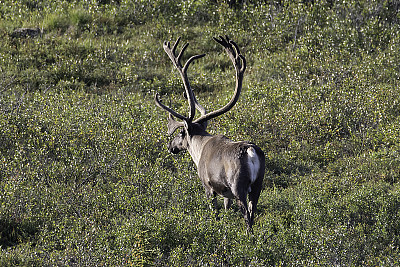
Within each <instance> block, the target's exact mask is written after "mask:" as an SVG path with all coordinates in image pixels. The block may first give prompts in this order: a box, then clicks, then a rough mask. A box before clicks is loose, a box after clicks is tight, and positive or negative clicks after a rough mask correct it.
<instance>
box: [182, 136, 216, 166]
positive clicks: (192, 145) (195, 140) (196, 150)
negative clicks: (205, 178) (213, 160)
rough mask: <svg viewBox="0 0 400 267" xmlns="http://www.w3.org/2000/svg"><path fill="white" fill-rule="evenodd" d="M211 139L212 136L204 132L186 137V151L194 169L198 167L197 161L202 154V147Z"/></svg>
mask: <svg viewBox="0 0 400 267" xmlns="http://www.w3.org/2000/svg"><path fill="white" fill-rule="evenodd" d="M211 137H212V135H210V134H209V133H207V132H204V133H202V134H196V135H191V136H189V137H188V140H187V141H188V147H187V151H188V152H189V154H190V156H191V157H192V159H193V161H194V163H195V164H196V167H199V161H200V157H201V153H202V152H203V148H204V145H205V143H207V141H208V140H209V139H210V138H211Z"/></svg>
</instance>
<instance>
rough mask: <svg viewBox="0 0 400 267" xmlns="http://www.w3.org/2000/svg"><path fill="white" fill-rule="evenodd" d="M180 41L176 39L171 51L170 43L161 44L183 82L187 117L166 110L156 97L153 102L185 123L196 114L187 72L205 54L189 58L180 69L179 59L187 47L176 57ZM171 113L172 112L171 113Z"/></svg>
mask: <svg viewBox="0 0 400 267" xmlns="http://www.w3.org/2000/svg"><path fill="white" fill-rule="evenodd" d="M180 40H181V37H178V39H177V40H176V42H175V43H174V45H173V46H172V49H171V44H170V42H167V41H165V42H164V44H163V48H164V51H165V52H166V53H167V55H168V57H169V58H170V59H171V61H172V63H173V65H174V66H175V67H176V68H177V69H178V71H179V73H180V75H181V78H182V81H183V85H184V87H185V92H186V95H187V100H188V103H189V117H185V116H183V115H180V114H179V113H177V112H175V111H174V110H172V109H171V108H168V107H167V106H165V105H164V104H162V103H161V101H160V100H159V97H158V96H157V95H156V97H155V101H156V104H157V105H158V106H159V107H161V108H163V109H165V110H166V111H168V112H170V113H171V114H172V115H174V116H175V117H177V118H179V119H181V120H185V121H187V122H192V121H193V118H194V116H195V113H196V107H195V98H194V94H193V90H192V88H191V87H190V83H189V79H188V77H187V70H188V68H189V65H190V64H191V63H192V62H193V61H194V60H196V59H199V58H201V57H204V56H205V54H201V55H195V56H192V57H191V58H189V60H188V61H187V62H186V63H185V65H184V66H183V67H182V64H181V59H182V56H183V54H184V52H185V51H186V48H187V47H188V46H189V44H188V43H186V44H185V45H184V46H183V47H182V49H181V51H180V52H179V54H178V56H176V49H177V47H178V44H179V41H180ZM171 111H172V112H171Z"/></svg>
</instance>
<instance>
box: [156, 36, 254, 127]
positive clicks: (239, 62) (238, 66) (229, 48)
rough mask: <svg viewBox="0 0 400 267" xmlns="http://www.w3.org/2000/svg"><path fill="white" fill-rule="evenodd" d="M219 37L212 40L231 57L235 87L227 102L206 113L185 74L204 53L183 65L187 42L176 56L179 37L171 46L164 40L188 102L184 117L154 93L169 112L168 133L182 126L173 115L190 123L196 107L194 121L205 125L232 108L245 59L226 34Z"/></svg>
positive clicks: (239, 84)
mask: <svg viewBox="0 0 400 267" xmlns="http://www.w3.org/2000/svg"><path fill="white" fill-rule="evenodd" d="M219 38H220V39H217V38H214V40H215V41H216V42H217V43H219V44H220V45H222V46H223V47H224V48H225V51H226V52H227V53H228V56H229V58H230V59H231V61H232V63H233V66H234V68H235V70H236V87H235V91H234V94H233V96H232V98H231V100H230V101H229V102H228V104H226V105H225V106H224V107H222V108H220V109H218V110H215V111H213V112H210V113H208V114H207V112H206V109H205V108H204V107H203V106H202V105H200V104H199V103H198V101H197V99H196V97H195V95H194V93H193V90H192V88H191V86H190V83H189V79H188V76H187V70H188V68H189V65H190V63H192V62H193V61H194V60H196V59H199V58H201V57H204V56H205V54H201V55H195V56H192V57H191V58H189V60H188V61H187V62H186V63H185V65H184V66H182V64H181V59H182V56H183V53H184V52H185V50H186V48H187V47H188V46H189V44H185V45H184V46H183V47H182V49H181V51H180V52H179V54H178V56H176V48H177V46H178V44H179V41H180V40H181V38H180V37H179V38H178V39H177V40H176V42H175V44H174V45H173V47H172V48H171V46H170V42H164V45H163V47H164V50H165V52H166V53H167V55H168V56H169V58H170V59H171V61H172V63H173V65H174V66H175V68H176V69H177V70H178V71H179V73H180V75H181V78H182V81H183V85H184V87H185V97H186V99H187V100H188V103H189V116H188V117H186V116H184V115H182V114H179V113H178V112H176V111H175V110H173V109H171V108H170V107H167V106H166V105H164V104H163V103H161V100H160V98H159V95H158V94H156V95H155V98H154V99H155V102H156V104H157V105H158V106H159V107H161V108H163V109H164V110H166V111H168V112H169V113H170V116H169V118H168V134H172V133H173V132H174V131H175V130H176V129H177V128H179V127H182V126H184V123H183V122H178V121H176V120H175V119H174V117H176V118H178V119H180V120H183V121H185V122H186V123H191V122H192V121H193V119H194V116H195V113H196V109H197V110H198V111H199V112H200V114H201V116H200V118H198V119H196V120H195V121H194V122H195V123H200V124H203V125H205V126H206V125H207V121H208V120H210V119H212V118H215V117H217V116H220V115H222V114H224V113H226V112H228V111H229V110H230V109H232V107H233V106H234V105H235V104H236V102H237V101H238V99H239V96H240V92H241V90H242V83H243V74H244V71H245V70H246V59H245V57H244V56H242V55H241V54H240V50H239V47H238V45H237V44H236V43H235V42H234V41H232V40H230V39H229V38H228V37H227V36H225V38H224V37H222V36H220V37H219Z"/></svg>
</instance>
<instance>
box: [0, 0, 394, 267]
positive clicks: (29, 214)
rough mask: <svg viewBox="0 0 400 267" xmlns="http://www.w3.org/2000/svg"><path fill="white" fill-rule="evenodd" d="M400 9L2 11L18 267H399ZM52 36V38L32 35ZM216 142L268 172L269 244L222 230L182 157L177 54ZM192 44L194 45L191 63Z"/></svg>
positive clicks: (0, 167) (299, 5) (3, 144)
mask: <svg viewBox="0 0 400 267" xmlns="http://www.w3.org/2000/svg"><path fill="white" fill-rule="evenodd" d="M398 10H399V5H398V4H396V2H395V1H384V2H382V1H373V0H365V1H357V2H355V1H340V2H335V1H300V2H299V1H211V0H201V1H164V0H159V1H147V0H126V1H111V0H110V1H89V2H88V1H63V0H57V1H13V0H8V1H3V2H2V5H1V6H0V17H1V20H0V37H1V46H0V72H1V74H0V77H1V80H0V251H1V253H0V265H1V266H43V265H45V266H47V265H51V266H53V265H56V266H58V265H76V266H82V265H83V266H86V265H87V266H99V265H107V266H137V265H139V266H148V265H161V266H182V265H196V266H197V265H206V266H209V265H217V266H222V265H223V266H225V265H228V266H248V265H250V266H270V265H306V266H309V265H350V266H363V265H367V266H369V265H373V266H375V265H382V266H387V265H389V266H395V265H398V264H399V259H400V251H399V249H400V225H399V216H400V214H399V210H400V187H399V181H400V155H399V149H400V146H399V141H398V140H399V138H400V130H399V127H398V125H399V123H400V97H399V95H400V92H399V88H400V86H399V85H400V84H399V80H400V77H399V73H400V69H399V66H400V61H399V57H398V51H399V49H400V45H399V44H400V42H399V40H400V36H399V33H400V30H399V25H400V24H399V18H400V16H399V13H398ZM22 27H32V28H36V27H38V28H40V29H41V34H40V35H39V36H36V37H26V38H23V37H15V36H14V35H13V32H14V30H15V29H18V28H22ZM220 34H227V35H228V36H230V37H231V38H232V39H233V40H235V41H237V43H238V44H239V46H240V47H241V50H242V52H243V54H244V55H245V56H246V59H247V63H248V67H247V70H246V75H245V81H244V88H243V92H242V95H241V98H240V100H239V102H238V103H237V104H236V106H235V108H234V109H233V110H231V111H230V112H229V113H227V114H224V115H223V116H221V117H219V118H216V119H214V120H213V121H211V122H210V123H209V130H210V132H211V133H215V134H225V135H227V136H228V137H230V138H232V139H234V140H249V141H252V142H254V143H256V144H258V145H259V146H260V147H261V148H262V149H263V150H264V151H265V153H266V158H267V162H266V163H267V164H266V165H267V169H266V177H265V182H264V190H263V191H262V194H261V197H260V202H259V207H258V212H257V214H256V223H255V225H254V233H253V234H252V235H248V234H247V232H246V230H245V225H244V220H243V219H242V217H241V215H240V212H239V210H238V207H237V206H235V205H234V207H233V209H232V210H229V211H227V212H225V211H223V212H221V214H220V215H221V218H220V220H215V214H214V213H213V212H212V211H210V210H209V202H208V200H207V199H206V197H205V194H204V192H203V188H202V186H201V183H200V182H199V179H198V178H197V174H196V169H195V166H194V164H193V163H192V160H191V159H190V156H189V155H187V154H182V155H173V156H172V155H169V154H168V152H167V149H166V144H167V142H168V139H169V137H166V115H165V114H164V113H163V112H162V111H161V110H159V109H158V108H157V107H156V106H155V105H154V100H153V96H154V93H155V92H159V93H160V94H161V95H162V99H163V100H164V101H165V103H168V104H169V103H170V105H171V106H172V107H173V108H174V109H176V110H178V111H179V112H183V113H184V112H186V108H187V106H186V105H187V103H186V100H185V99H184V98H183V97H182V91H183V87H182V83H181V79H180V77H179V74H178V73H177V72H176V71H175V70H174V69H173V68H172V65H171V63H170V60H169V59H168V57H167V56H166V55H165V54H164V51H163V49H162V43H163V41H164V40H169V41H172V42H173V41H175V40H176V38H177V37H178V36H182V41H183V42H186V41H188V42H190V46H189V47H188V49H187V51H186V54H185V55H184V59H183V60H185V59H188V58H189V57H190V56H193V55H195V54H199V53H203V52H205V53H207V56H206V57H205V58H202V59H201V60H198V61H196V62H195V63H194V64H192V65H191V66H190V70H189V78H190V81H191V84H192V86H193V88H194V89H195V93H196V96H197V98H198V100H199V102H200V103H203V104H204V106H205V107H206V108H207V110H214V109H216V108H218V107H221V106H222V105H224V104H225V103H227V101H229V99H230V97H231V94H232V89H233V87H234V76H233V75H234V73H233V69H232V67H231V63H230V61H229V59H228V57H227V56H226V54H225V53H224V52H223V50H222V49H221V47H220V46H218V45H217V44H216V43H215V42H212V41H211V37H212V36H217V35H220ZM182 45H183V44H181V46H182Z"/></svg>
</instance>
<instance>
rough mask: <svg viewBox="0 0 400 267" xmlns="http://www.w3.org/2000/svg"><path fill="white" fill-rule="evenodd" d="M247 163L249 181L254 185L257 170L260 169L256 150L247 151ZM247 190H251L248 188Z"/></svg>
mask: <svg viewBox="0 0 400 267" xmlns="http://www.w3.org/2000/svg"><path fill="white" fill-rule="evenodd" d="M247 155H248V157H247V162H248V164H249V172H250V181H251V183H254V181H255V180H256V179H257V174H258V170H259V169H260V160H259V158H258V156H257V153H256V150H255V149H254V148H253V147H249V148H248V149H247ZM249 190H251V189H250V188H249Z"/></svg>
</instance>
